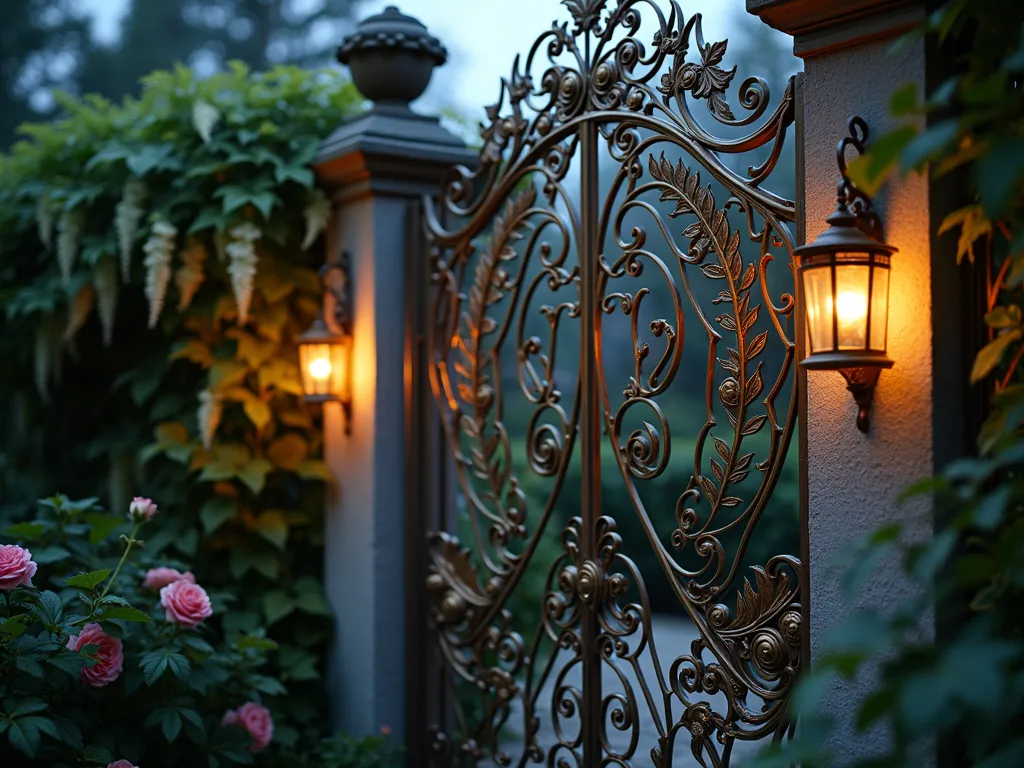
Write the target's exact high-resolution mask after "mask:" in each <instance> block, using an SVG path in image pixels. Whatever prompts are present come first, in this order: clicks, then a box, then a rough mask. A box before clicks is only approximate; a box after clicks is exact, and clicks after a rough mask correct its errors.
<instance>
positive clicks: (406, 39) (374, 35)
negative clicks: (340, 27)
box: [338, 5, 448, 66]
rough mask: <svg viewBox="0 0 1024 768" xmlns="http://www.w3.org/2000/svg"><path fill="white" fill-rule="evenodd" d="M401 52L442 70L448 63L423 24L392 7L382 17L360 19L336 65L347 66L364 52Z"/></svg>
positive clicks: (443, 50) (439, 43) (443, 49)
mask: <svg viewBox="0 0 1024 768" xmlns="http://www.w3.org/2000/svg"><path fill="white" fill-rule="evenodd" d="M375 50H376V51H379V50H402V51H409V52H410V53H421V54H423V55H425V56H428V57H429V58H432V59H433V60H434V64H435V65H436V66H441V65H442V64H444V63H445V62H446V61H447V60H448V51H447V50H445V47H444V46H443V45H441V41H440V40H438V39H437V38H436V37H434V36H433V35H431V34H429V33H428V32H427V28H426V27H425V26H424V25H423V23H422V22H421V21H420V20H419V19H416V18H413V17H412V16H406V15H405V14H404V13H402V12H401V11H399V10H398V8H396V7H395V6H393V5H389V6H388V7H387V8H385V9H384V11H383V12H382V13H378V14H377V15H376V16H368V17H367V18H365V19H363V20H362V21H361V22H360V23H359V26H357V27H356V31H355V32H354V33H352V34H351V35H349V36H348V37H346V38H345V39H344V40H342V42H341V45H340V46H339V47H338V61H339V62H341V63H342V64H349V63H350V62H351V60H352V58H353V57H354V56H358V55H359V54H360V53H362V52H366V51H375Z"/></svg>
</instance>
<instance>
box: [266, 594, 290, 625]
mask: <svg viewBox="0 0 1024 768" xmlns="http://www.w3.org/2000/svg"><path fill="white" fill-rule="evenodd" d="M295 607H296V603H295V599H294V598H293V597H292V596H291V595H289V594H288V593H287V592H285V591H284V590H282V589H274V590H271V591H270V592H267V593H266V594H265V595H264V596H263V615H264V616H266V618H267V626H268V627H269V626H272V625H273V624H276V623H277V622H278V621H280V620H281V619H283V618H284V617H285V616H288V615H289V614H291V613H292V611H294V610H295Z"/></svg>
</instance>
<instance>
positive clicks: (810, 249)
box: [793, 204, 898, 258]
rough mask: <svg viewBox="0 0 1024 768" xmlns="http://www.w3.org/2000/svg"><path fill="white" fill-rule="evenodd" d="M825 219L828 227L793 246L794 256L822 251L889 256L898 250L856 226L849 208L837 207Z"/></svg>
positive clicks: (817, 253)
mask: <svg viewBox="0 0 1024 768" xmlns="http://www.w3.org/2000/svg"><path fill="white" fill-rule="evenodd" d="M840 205H842V204H840ZM827 221H828V228H827V229H826V230H825V231H824V232H822V233H821V234H820V235H818V236H817V237H816V238H814V240H812V241H811V242H809V243H807V244H806V245H801V246H799V247H797V248H794V249H793V255H794V256H797V257H800V258H803V257H807V256H817V255H819V254H824V253H878V254H884V255H886V256H891V255H892V254H894V253H896V251H897V250H898V249H897V248H896V247H895V246H892V245H889V244H888V243H885V242H882V241H881V240H877V239H876V238H874V237H872V236H871V235H869V234H867V233H866V232H865V231H864V228H863V227H862V226H858V223H857V217H856V215H855V214H853V213H852V212H850V211H849V210H840V209H837V210H836V211H834V212H833V213H832V215H830V216H829V217H828V219H827Z"/></svg>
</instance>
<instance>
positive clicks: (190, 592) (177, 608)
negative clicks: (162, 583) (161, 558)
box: [160, 579, 213, 627]
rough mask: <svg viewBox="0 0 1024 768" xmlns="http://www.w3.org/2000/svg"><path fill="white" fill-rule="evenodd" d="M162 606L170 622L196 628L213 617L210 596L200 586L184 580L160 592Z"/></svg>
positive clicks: (169, 585)
mask: <svg viewBox="0 0 1024 768" xmlns="http://www.w3.org/2000/svg"><path fill="white" fill-rule="evenodd" d="M160 605H162V606H163V607H164V616H165V617H166V618H167V620H168V621H171V622H174V623H175V624H180V625H181V626H183V627H195V626H198V625H199V624H201V623H202V622H203V619H208V618H210V616H212V615H213V608H212V607H210V596H209V595H207V594H206V590H205V589H203V588H202V587H200V586H199V585H198V584H194V583H193V582H191V581H186V580H185V579H182V580H181V581H175V582H173V583H171V584H168V585H167V586H166V587H164V588H163V589H161V590H160Z"/></svg>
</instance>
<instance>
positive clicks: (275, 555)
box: [0, 65, 359, 754]
mask: <svg viewBox="0 0 1024 768" xmlns="http://www.w3.org/2000/svg"><path fill="white" fill-rule="evenodd" d="M358 103H359V102H358V97H357V94H356V92H355V91H354V90H353V88H352V87H351V86H350V85H349V84H348V83H347V82H345V81H344V80H342V79H341V78H340V77H339V76H338V75H337V74H336V73H330V72H310V71H304V70H301V69H297V68H279V69H276V70H273V71H271V72H269V73H266V74H250V73H248V72H247V71H246V70H245V69H244V68H243V67H241V66H240V65H236V66H234V67H233V68H232V69H231V70H230V71H229V72H226V73H224V74H220V75H217V76H214V77H211V78H209V79H206V80H198V79H195V78H193V76H192V74H191V73H190V72H189V71H188V70H186V69H182V68H179V69H176V70H175V71H173V72H158V73H155V74H153V75H151V76H150V77H148V78H147V79H146V80H145V87H144V90H143V93H142V95H141V97H140V98H139V99H137V100H133V99H128V100H126V101H125V102H124V103H122V104H118V105H115V104H111V103H108V102H106V101H103V100H101V99H96V98H91V97H87V98H85V99H84V100H81V101H76V100H73V99H70V98H67V97H62V99H61V104H62V106H63V108H64V110H65V112H66V115H67V116H66V117H65V118H64V119H62V120H59V121H57V122H55V123H52V124H47V125H35V126H28V127H26V128H24V129H23V131H24V133H25V134H26V135H27V136H28V139H27V140H26V141H24V142H21V143H20V144H18V145H17V146H16V147H15V148H14V149H13V150H12V153H11V154H10V155H9V156H7V157H3V158H0V305H2V306H3V309H4V312H3V315H2V316H0V359H3V360H4V363H5V364H4V365H3V366H2V367H0V408H2V409H4V412H3V415H0V519H3V520H5V521H6V522H8V523H10V522H18V521H24V520H26V519H28V518H29V517H30V516H31V514H32V508H33V506H34V502H33V500H34V499H35V498H37V497H38V496H40V495H42V494H43V493H44V492H48V491H49V489H51V488H54V487H57V488H60V489H61V490H62V491H63V492H64V493H66V494H68V495H71V496H74V497H84V496H104V497H108V496H109V498H110V499H111V505H112V507H113V508H122V507H123V506H125V505H126V504H127V501H128V497H129V495H130V493H131V492H132V491H133V489H135V488H145V489H146V492H147V493H148V494H150V495H151V496H153V497H156V498H160V499H161V502H162V504H163V505H165V506H166V507H167V508H169V509H173V510H174V514H173V515H168V517H167V519H166V520H165V522H164V524H163V525H162V526H161V528H160V530H159V531H158V532H156V533H155V534H154V535H153V536H151V537H150V539H149V541H148V542H147V549H146V552H147V554H148V555H149V556H151V557H153V558H172V557H179V556H180V557H186V558H189V559H190V561H192V562H193V563H194V564H195V568H196V571H197V573H199V574H202V579H203V583H204V584H205V585H206V586H208V587H209V588H210V589H211V591H212V592H214V593H218V594H230V595H234V596H235V598H236V600H235V602H234V603H233V604H232V606H231V611H230V612H229V613H227V614H225V616H224V617H223V629H224V632H225V635H226V637H227V638H228V641H229V642H234V641H235V640H236V639H237V638H238V637H240V636H244V635H246V634H251V633H253V632H255V631H257V630H258V629H259V628H260V627H266V628H267V633H268V636H269V637H271V638H273V640H274V641H275V642H277V643H278V646H279V651H278V653H276V654H275V655H274V656H273V658H272V660H271V661H270V663H269V667H268V674H269V675H271V676H275V677H278V678H279V679H280V680H281V681H282V682H283V684H284V685H285V686H286V688H287V691H288V694H289V696H290V699H289V701H290V703H289V706H288V707H287V708H284V709H281V710H279V712H278V715H279V716H278V720H277V729H276V732H275V744H276V745H279V746H280V747H281V748H282V751H286V752H291V753H293V754H294V753H301V752H302V750H303V749H305V748H306V745H310V744H313V743H315V742H316V741H317V739H318V738H319V735H320V734H321V733H322V732H323V730H324V728H325V712H326V706H325V700H324V692H323V687H322V682H321V681H322V674H321V669H320V668H321V664H322V657H323V654H324V649H325V643H326V640H327V638H328V636H329V633H330V629H331V622H330V621H329V618H328V616H329V610H328V608H327V605H326V602H325V600H324V597H323V594H322V589H321V586H320V580H321V562H322V548H321V539H322V519H321V513H322V508H323V482H324V481H325V480H327V479H328V474H327V471H326V468H325V466H324V464H323V463H322V461H320V458H319V456H320V451H321V437H320V429H319V421H318V416H317V413H316V412H315V411H313V410H310V409H308V408H307V407H306V406H305V404H304V403H303V401H302V398H301V397H300V395H301V387H300V382H299V376H298V369H297V353H296V346H295V338H296V336H297V335H298V334H299V333H301V332H302V331H303V330H305V328H306V327H308V325H309V324H310V322H311V321H312V319H313V316H314V314H315V313H316V311H317V309H318V307H319V300H320V287H319V284H318V280H317V275H316V271H315V270H316V268H317V267H318V266H319V264H320V263H322V261H323V254H322V249H321V248H318V247H313V246H314V243H316V242H318V241H317V237H318V233H319V232H320V230H321V228H322V227H323V225H324V222H325V219H326V213H327V210H328V205H327V203H326V201H325V200H324V198H323V196H322V195H321V194H319V193H318V192H317V191H316V189H315V185H314V182H315V180H314V177H313V173H312V171H311V170H310V168H309V167H308V163H309V161H310V159H311V158H312V156H313V153H314V151H315V149H316V147H317V145H318V144H319V143H320V141H322V140H323V138H324V137H326V136H327V135H328V134H329V133H330V131H331V130H332V129H333V128H334V127H335V126H336V125H337V124H338V123H339V122H340V121H341V120H342V119H343V117H344V116H345V115H346V114H350V113H351V112H352V111H353V110H354V109H355V108H356V107H357V106H358ZM254 270H255V273H253V271H254Z"/></svg>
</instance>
